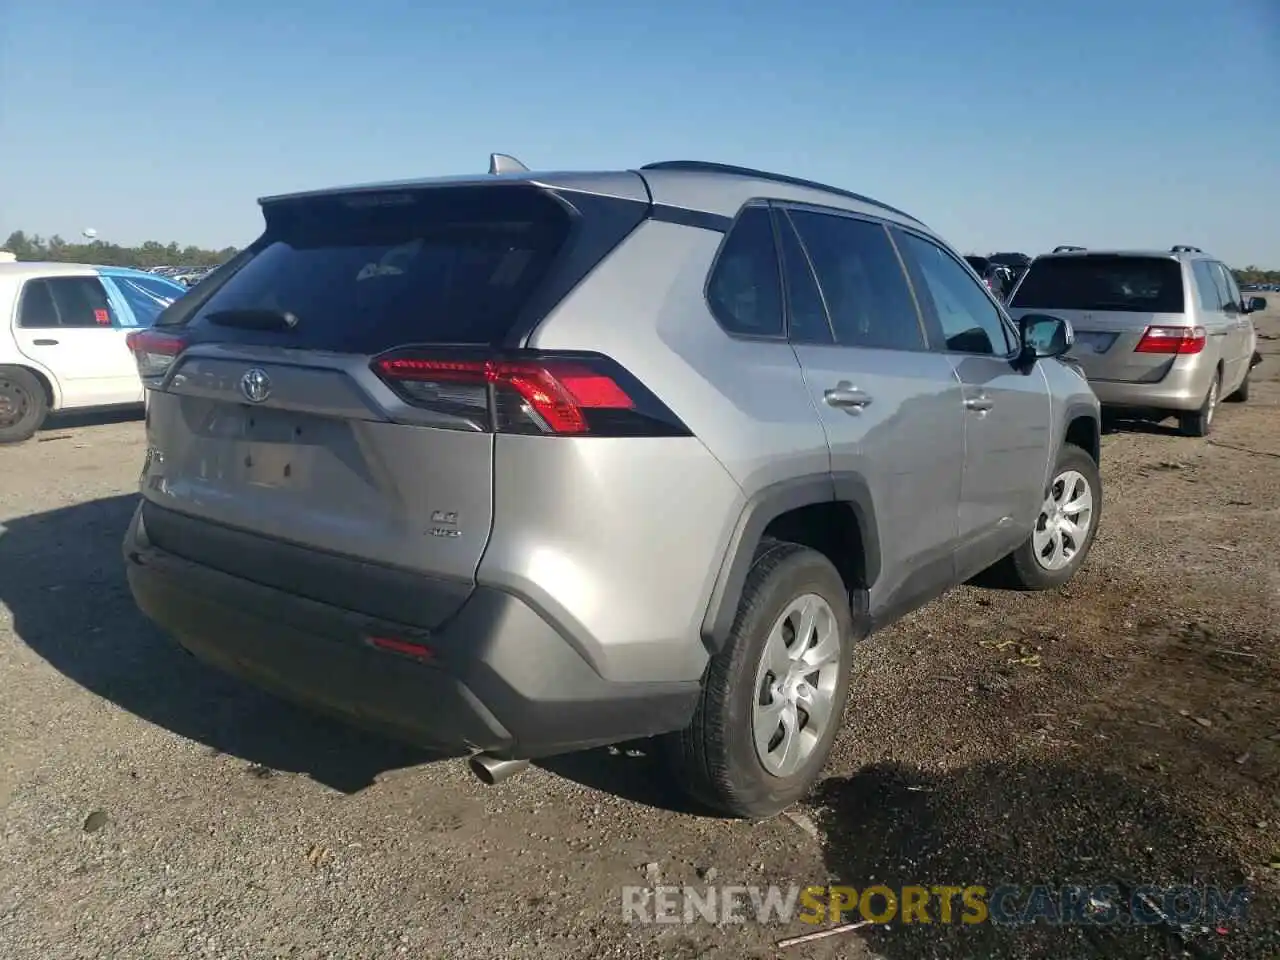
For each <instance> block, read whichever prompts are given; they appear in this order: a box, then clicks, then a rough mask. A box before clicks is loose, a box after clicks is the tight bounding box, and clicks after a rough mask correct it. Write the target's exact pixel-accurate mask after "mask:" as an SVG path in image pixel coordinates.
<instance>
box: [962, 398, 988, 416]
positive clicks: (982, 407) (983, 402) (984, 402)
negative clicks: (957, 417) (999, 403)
mask: <svg viewBox="0 0 1280 960" xmlns="http://www.w3.org/2000/svg"><path fill="white" fill-rule="evenodd" d="M964 405H965V409H967V410H977V411H979V412H980V413H986V412H987V411H988V410H990V409H991V408H992V407H994V406H995V401H993V400H992V399H991V398H990V397H988V396H987V395H986V394H979V395H978V396H976V397H970V398H969V399H968V400H966V401H965V402H964Z"/></svg>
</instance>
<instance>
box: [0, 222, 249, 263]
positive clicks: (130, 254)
mask: <svg viewBox="0 0 1280 960" xmlns="http://www.w3.org/2000/svg"><path fill="white" fill-rule="evenodd" d="M0 250H7V251H8V252H9V253H12V254H13V255H14V256H16V257H17V258H18V259H19V260H54V261H58V262H61V263H94V264H99V265H101V266H104V267H140V268H141V269H143V270H148V269H150V268H151V267H216V266H217V265H218V264H220V263H225V262H226V261H227V260H229V259H230V258H231V257H233V256H235V255H236V252H237V250H236V248H235V247H226V248H225V249H222V250H205V249H203V248H202V247H196V246H186V247H180V246H178V245H177V244H176V243H160V242H159V241H156V240H148V241H147V242H146V243H143V244H141V245H139V246H136V247H122V246H121V245H120V244H118V243H107V242H106V241H105V240H92V241H89V242H88V243H68V242H67V241H66V240H63V239H62V237H60V236H58V235H57V234H56V233H55V234H54V235H53V236H52V237H49V238H47V239H46V238H45V237H42V236H40V235H39V234H34V233H32V234H28V233H25V232H24V231H22V230H15V231H13V233H11V234H9V239H8V240H6V241H5V242H4V243H3V244H0Z"/></svg>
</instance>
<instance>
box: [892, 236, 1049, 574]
mask: <svg viewBox="0 0 1280 960" xmlns="http://www.w3.org/2000/svg"><path fill="white" fill-rule="evenodd" d="M894 234H895V237H897V238H898V241H899V248H900V249H901V250H902V253H903V256H904V258H905V259H906V261H907V265H908V268H909V270H910V271H911V277H912V280H913V281H914V283H915V288H916V292H917V294H918V295H919V297H920V299H921V304H922V307H923V308H924V313H925V319H926V324H927V326H928V327H929V330H930V340H931V343H932V344H933V345H934V348H935V350H937V355H938V359H940V360H945V361H947V362H948V363H949V364H950V365H951V366H952V367H953V368H954V370H955V375H956V376H957V377H958V378H959V380H960V382H961V384H962V385H963V391H964V397H963V403H962V405H961V406H962V410H963V420H964V436H965V462H964V482H963V485H962V489H961V495H960V511H959V514H960V517H959V525H960V534H959V535H960V548H959V550H958V552H957V555H956V569H957V575H958V576H959V577H962V578H966V579H967V578H968V577H970V576H973V575H974V574H976V573H978V572H979V571H981V570H983V569H985V568H986V567H988V566H990V565H991V564H992V563H994V562H995V561H997V560H999V559H1001V558H1002V557H1004V556H1005V555H1006V554H1008V553H1010V552H1011V551H1012V550H1014V549H1015V548H1016V547H1017V546H1018V545H1019V544H1020V543H1021V542H1022V541H1023V540H1024V539H1025V538H1026V537H1027V536H1028V534H1029V533H1030V532H1031V529H1032V526H1033V525H1034V524H1035V521H1036V517H1037V516H1038V514H1039V510H1040V506H1041V503H1042V502H1043V499H1044V495H1045V482H1046V480H1047V472H1048V467H1049V457H1050V454H1051V450H1052V447H1053V444H1054V440H1055V438H1054V437H1053V435H1052V431H1051V429H1050V426H1051V424H1052V421H1053V418H1052V409H1051V405H1050V399H1049V387H1048V384H1047V382H1046V381H1045V377H1044V373H1043V371H1042V370H1041V369H1040V368H1039V367H1036V368H1033V369H1032V370H1031V371H1030V372H1023V371H1022V370H1020V369H1017V368H1015V366H1014V362H1013V361H1014V360H1015V358H1016V357H1017V355H1018V353H1019V350H1018V345H1017V338H1016V336H1015V334H1014V331H1013V329H1012V328H1011V326H1010V325H1009V324H1008V323H1007V322H1006V321H1005V319H1004V317H1003V311H1002V310H1001V308H1000V306H999V305H998V304H997V303H996V302H995V300H994V299H993V298H992V297H991V295H990V293H989V292H988V291H987V290H985V289H984V288H983V287H982V286H981V285H980V284H979V283H977V282H976V281H975V280H974V279H973V275H972V274H971V273H970V272H969V271H968V270H966V269H965V268H964V266H963V264H961V262H960V261H959V260H958V259H957V258H956V257H955V256H953V255H952V254H951V253H950V252H949V251H947V250H945V249H944V248H943V247H941V246H940V245H938V244H937V243H935V242H934V241H933V240H931V239H929V238H928V237H925V236H924V235H922V234H918V233H915V232H912V231H909V230H902V229H898V228H895V230H894Z"/></svg>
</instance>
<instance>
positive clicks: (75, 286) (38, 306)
mask: <svg viewBox="0 0 1280 960" xmlns="http://www.w3.org/2000/svg"><path fill="white" fill-rule="evenodd" d="M114 319H115V317H114V315H113V313H112V311H111V305H110V303H109V302H108V300H107V291H106V289H105V288H104V287H103V286H102V283H101V282H100V281H99V280H98V279H97V278H95V277H48V278H46V279H43V280H28V281H27V283H26V284H25V285H24V286H23V288H22V303H21V305H20V306H19V308H18V325H19V326H21V327H36V328H39V327H87V328H90V329H92V328H95V327H110V326H111V324H112V322H113V321H114Z"/></svg>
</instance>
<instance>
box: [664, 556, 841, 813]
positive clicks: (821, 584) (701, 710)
mask: <svg viewBox="0 0 1280 960" xmlns="http://www.w3.org/2000/svg"><path fill="white" fill-rule="evenodd" d="M805 594H816V595H817V596H819V597H821V598H822V599H823V600H825V601H826V603H827V605H828V606H830V608H831V610H832V612H833V613H834V615H835V623H836V628H837V630H838V634H839V640H840V653H839V657H838V660H837V661H836V664H835V666H836V669H837V673H836V676H837V679H836V683H835V689H834V693H833V697H834V699H833V701H832V702H833V707H832V714H831V716H830V718H829V720H828V721H827V726H826V729H825V730H824V731H823V732H822V734H821V736H820V737H819V738H818V742H817V743H816V744H815V745H814V748H813V751H812V753H811V754H810V755H809V757H808V758H807V759H806V760H805V761H804V762H803V763H802V764H801V766H800V767H799V768H798V769H797V770H796V771H795V772H794V773H792V774H791V775H790V776H785V777H778V776H774V775H773V774H772V773H770V772H769V771H768V770H766V769H765V767H764V765H763V763H762V762H761V760H760V757H759V755H758V754H757V751H756V746H755V737H754V735H753V732H752V711H753V707H754V701H755V698H756V697H757V696H759V695H760V692H759V691H757V690H756V689H755V682H756V676H757V670H758V669H759V668H760V664H761V657H762V656H763V654H764V650H765V641H766V640H767V639H768V636H769V633H770V631H771V629H772V628H773V626H774V624H775V623H776V622H777V620H778V619H779V618H780V617H782V616H783V615H784V613H785V612H786V609H787V607H788V605H789V604H791V603H792V601H794V600H795V599H797V598H799V597H802V596H804V595H805ZM854 636H855V633H854V623H853V617H852V615H851V613H850V606H849V592H848V590H847V588H846V587H845V584H844V581H843V580H842V579H841V577H840V574H839V573H838V572H836V568H835V567H834V566H832V564H831V561H829V560H828V559H827V558H826V557H824V556H823V555H822V554H820V553H818V552H817V551H816V550H811V549H809V548H808V547H803V546H799V545H797V544H794V543H783V542H778V541H766V542H765V543H764V544H762V546H761V549H760V550H759V551H757V554H756V558H755V561H754V563H753V565H752V567H751V571H750V573H749V574H748V575H747V581H746V584H745V585H744V587H743V591H742V599H741V601H740V602H739V604H738V614H737V617H736V619H735V621H734V624H733V630H732V631H731V633H730V635H729V639H728V642H727V643H726V644H725V647H724V649H723V650H721V651H720V652H719V653H717V654H716V655H714V656H713V657H712V658H711V662H710V664H709V665H708V667H707V673H706V676H705V678H704V681H703V688H702V699H701V700H700V701H699V703H698V707H697V710H696V711H695V712H694V716H693V722H692V723H691V724H690V726H689V728H688V729H686V730H684V731H682V732H680V733H674V734H671V735H670V736H668V737H667V738H665V741H664V747H665V750H664V752H665V755H666V759H667V762H668V764H669V766H670V767H671V770H672V773H673V774H674V776H676V777H677V778H678V779H679V780H680V781H681V782H682V784H683V786H684V788H685V789H686V790H687V791H688V792H689V793H690V794H691V795H692V796H693V797H694V798H695V799H697V800H699V801H701V802H702V803H703V804H705V805H706V806H708V807H710V808H712V809H714V810H717V811H719V812H721V813H725V814H728V815H730V816H736V817H746V818H750V819H762V818H765V817H771V816H774V815H776V814H778V813H780V812H782V811H783V810H785V809H786V808H787V807H789V806H790V805H791V804H793V803H795V802H796V801H797V800H799V799H801V798H802V797H803V796H804V795H805V794H806V793H807V792H808V791H809V789H810V788H811V787H812V786H813V784H814V782H815V781H816V780H817V778H818V775H819V774H820V773H821V771H822V766H823V764H824V763H825V762H826V759H827V755H828V754H829V753H830V751H831V744H832V742H833V741H834V740H835V737H836V733H837V732H838V731H839V729H840V718H841V716H842V715H843V712H844V703H845V700H846V699H847V698H848V693H849V671H850V666H851V659H852V646H853V642H854Z"/></svg>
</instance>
